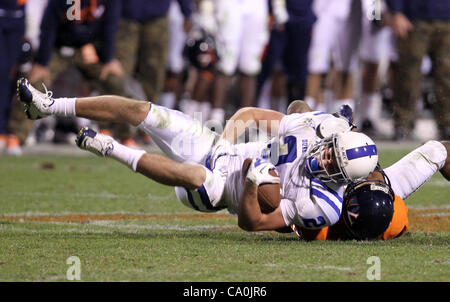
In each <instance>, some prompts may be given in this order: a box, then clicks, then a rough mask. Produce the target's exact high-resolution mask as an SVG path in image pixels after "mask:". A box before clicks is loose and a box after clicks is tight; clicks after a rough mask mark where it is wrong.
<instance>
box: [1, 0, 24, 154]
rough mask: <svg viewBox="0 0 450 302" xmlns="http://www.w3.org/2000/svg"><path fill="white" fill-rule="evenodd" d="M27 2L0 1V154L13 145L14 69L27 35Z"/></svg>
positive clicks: (22, 0) (20, 0)
mask: <svg viewBox="0 0 450 302" xmlns="http://www.w3.org/2000/svg"><path fill="white" fill-rule="evenodd" d="M25 3H26V0H0V153H1V152H3V150H5V149H6V148H8V144H11V143H12V142H11V141H10V137H9V133H8V129H7V128H8V121H9V116H10V113H11V107H12V106H11V105H12V96H13V94H12V92H13V86H14V82H15V72H14V68H15V66H16V64H17V62H18V60H19V56H20V53H21V51H20V49H21V46H22V40H23V38H24V35H25Z"/></svg>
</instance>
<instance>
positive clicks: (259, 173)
mask: <svg viewBox="0 0 450 302" xmlns="http://www.w3.org/2000/svg"><path fill="white" fill-rule="evenodd" d="M274 169H275V166H274V165H273V164H272V163H271V162H269V161H267V160H265V159H262V158H254V159H253V160H252V162H251V164H250V167H249V168H248V172H247V176H246V177H247V179H248V180H249V181H251V182H252V183H254V184H255V185H257V186H259V185H262V184H279V183H280V178H279V177H278V176H272V175H270V174H269V171H270V170H274Z"/></svg>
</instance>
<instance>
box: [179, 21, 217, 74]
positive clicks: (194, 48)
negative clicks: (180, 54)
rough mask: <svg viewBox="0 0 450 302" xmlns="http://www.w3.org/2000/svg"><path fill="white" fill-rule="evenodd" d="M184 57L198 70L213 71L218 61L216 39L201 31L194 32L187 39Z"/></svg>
mask: <svg viewBox="0 0 450 302" xmlns="http://www.w3.org/2000/svg"><path fill="white" fill-rule="evenodd" d="M184 55H185V56H186V58H187V59H188V60H189V63H190V64H192V65H193V66H194V67H196V68H197V69H199V70H209V69H211V68H212V67H213V66H214V64H215V63H216V62H217V61H218V55H217V51H216V44H215V39H214V37H213V36H212V35H210V34H208V33H206V31H204V30H201V29H196V30H192V31H191V32H190V33H189V34H188V37H187V38H186V46H185V48H184Z"/></svg>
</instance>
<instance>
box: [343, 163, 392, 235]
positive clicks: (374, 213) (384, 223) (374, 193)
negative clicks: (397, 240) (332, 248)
mask: <svg viewBox="0 0 450 302" xmlns="http://www.w3.org/2000/svg"><path fill="white" fill-rule="evenodd" d="M378 171H379V172H381V173H382V174H383V176H384V179H385V181H381V180H375V179H367V178H365V179H363V180H360V181H358V182H352V183H350V184H349V185H348V186H347V188H346V190H345V193H344V201H343V206H342V216H343V217H342V218H343V220H344V224H345V227H346V230H347V231H348V233H349V235H350V236H351V237H352V238H353V239H358V240H370V239H377V238H379V237H380V236H381V235H382V234H383V233H384V231H386V229H387V228H388V227H389V224H390V223H391V220H392V216H393V215H394V198H395V195H394V192H393V191H392V188H391V185H390V181H389V179H388V178H387V176H386V174H384V172H383V171H382V170H381V169H379V170H378Z"/></svg>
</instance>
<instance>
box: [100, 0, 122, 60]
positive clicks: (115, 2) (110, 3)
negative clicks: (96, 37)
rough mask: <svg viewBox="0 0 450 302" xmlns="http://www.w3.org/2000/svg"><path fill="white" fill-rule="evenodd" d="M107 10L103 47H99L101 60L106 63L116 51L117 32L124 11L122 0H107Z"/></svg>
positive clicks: (102, 31)
mask: <svg viewBox="0 0 450 302" xmlns="http://www.w3.org/2000/svg"><path fill="white" fill-rule="evenodd" d="M105 6H106V11H105V16H104V19H103V24H102V26H103V28H102V30H101V37H100V41H101V47H100V49H99V54H98V55H99V58H100V61H101V62H102V63H104V64H106V63H108V62H110V61H111V60H112V59H113V57H114V53H115V44H116V34H117V30H118V28H119V20H120V16H121V13H122V4H121V0H107V1H105Z"/></svg>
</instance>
